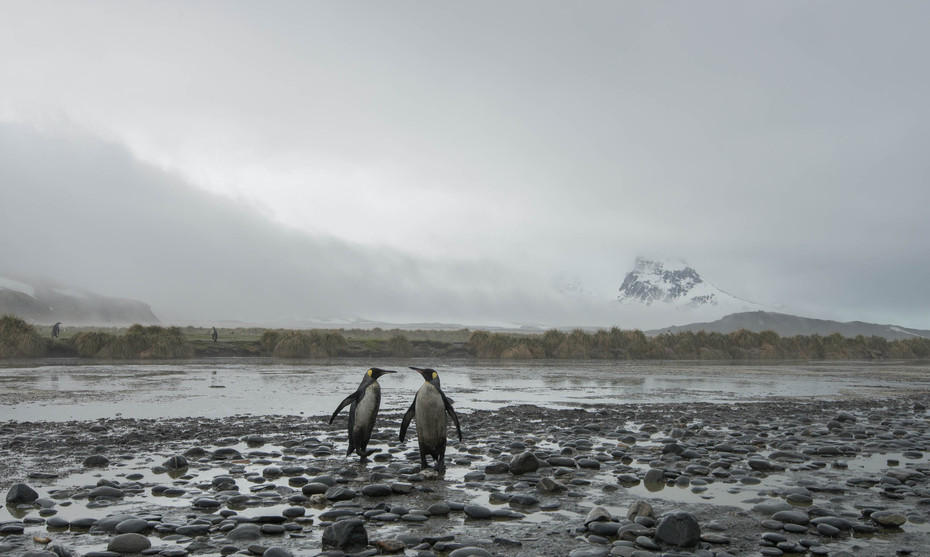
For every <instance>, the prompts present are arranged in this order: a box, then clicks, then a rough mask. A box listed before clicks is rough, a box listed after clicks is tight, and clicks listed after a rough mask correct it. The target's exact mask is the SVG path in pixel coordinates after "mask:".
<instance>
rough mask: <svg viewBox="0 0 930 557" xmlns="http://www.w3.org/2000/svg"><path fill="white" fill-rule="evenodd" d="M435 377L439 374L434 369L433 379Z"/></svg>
mask: <svg viewBox="0 0 930 557" xmlns="http://www.w3.org/2000/svg"><path fill="white" fill-rule="evenodd" d="M437 377H439V374H438V373H436V372H435V371H434V372H433V379H436V378H437Z"/></svg>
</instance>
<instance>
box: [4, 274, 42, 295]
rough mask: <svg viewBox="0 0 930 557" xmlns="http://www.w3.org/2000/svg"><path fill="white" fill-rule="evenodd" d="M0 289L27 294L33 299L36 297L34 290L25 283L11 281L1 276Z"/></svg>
mask: <svg viewBox="0 0 930 557" xmlns="http://www.w3.org/2000/svg"><path fill="white" fill-rule="evenodd" d="M0 288H8V289H10V290H15V291H17V292H22V293H24V294H29V295H30V296H32V297H33V298H34V297H35V295H36V289H35V288H33V287H32V286H30V285H28V284H26V283H25V282H20V281H18V280H13V279H11V278H7V277H3V276H0Z"/></svg>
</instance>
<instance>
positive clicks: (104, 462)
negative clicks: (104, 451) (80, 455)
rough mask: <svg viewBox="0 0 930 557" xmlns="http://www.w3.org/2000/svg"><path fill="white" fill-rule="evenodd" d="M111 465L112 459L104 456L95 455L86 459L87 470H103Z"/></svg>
mask: <svg viewBox="0 0 930 557" xmlns="http://www.w3.org/2000/svg"><path fill="white" fill-rule="evenodd" d="M109 465H110V459H108V458H107V457H105V456H103V455H99V454H97V455H93V456H89V457H87V458H85V459H84V467H85V468H103V467H105V466H109Z"/></svg>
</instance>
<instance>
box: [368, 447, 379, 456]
mask: <svg viewBox="0 0 930 557" xmlns="http://www.w3.org/2000/svg"><path fill="white" fill-rule="evenodd" d="M380 452H381V449H367V450H366V451H365V456H371V455H373V454H375V453H380Z"/></svg>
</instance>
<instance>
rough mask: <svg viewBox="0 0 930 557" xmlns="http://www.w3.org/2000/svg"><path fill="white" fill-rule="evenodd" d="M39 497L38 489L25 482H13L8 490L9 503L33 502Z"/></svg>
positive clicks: (7, 499)
mask: <svg viewBox="0 0 930 557" xmlns="http://www.w3.org/2000/svg"><path fill="white" fill-rule="evenodd" d="M38 498H39V494H38V493H37V492H36V490H34V489H32V488H31V487H29V486H28V485H26V484H24V483H16V484H13V485H12V486H10V490H9V491H7V492H6V504H7V505H18V504H21V503H32V502H34V501H35V500H36V499H38Z"/></svg>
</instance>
